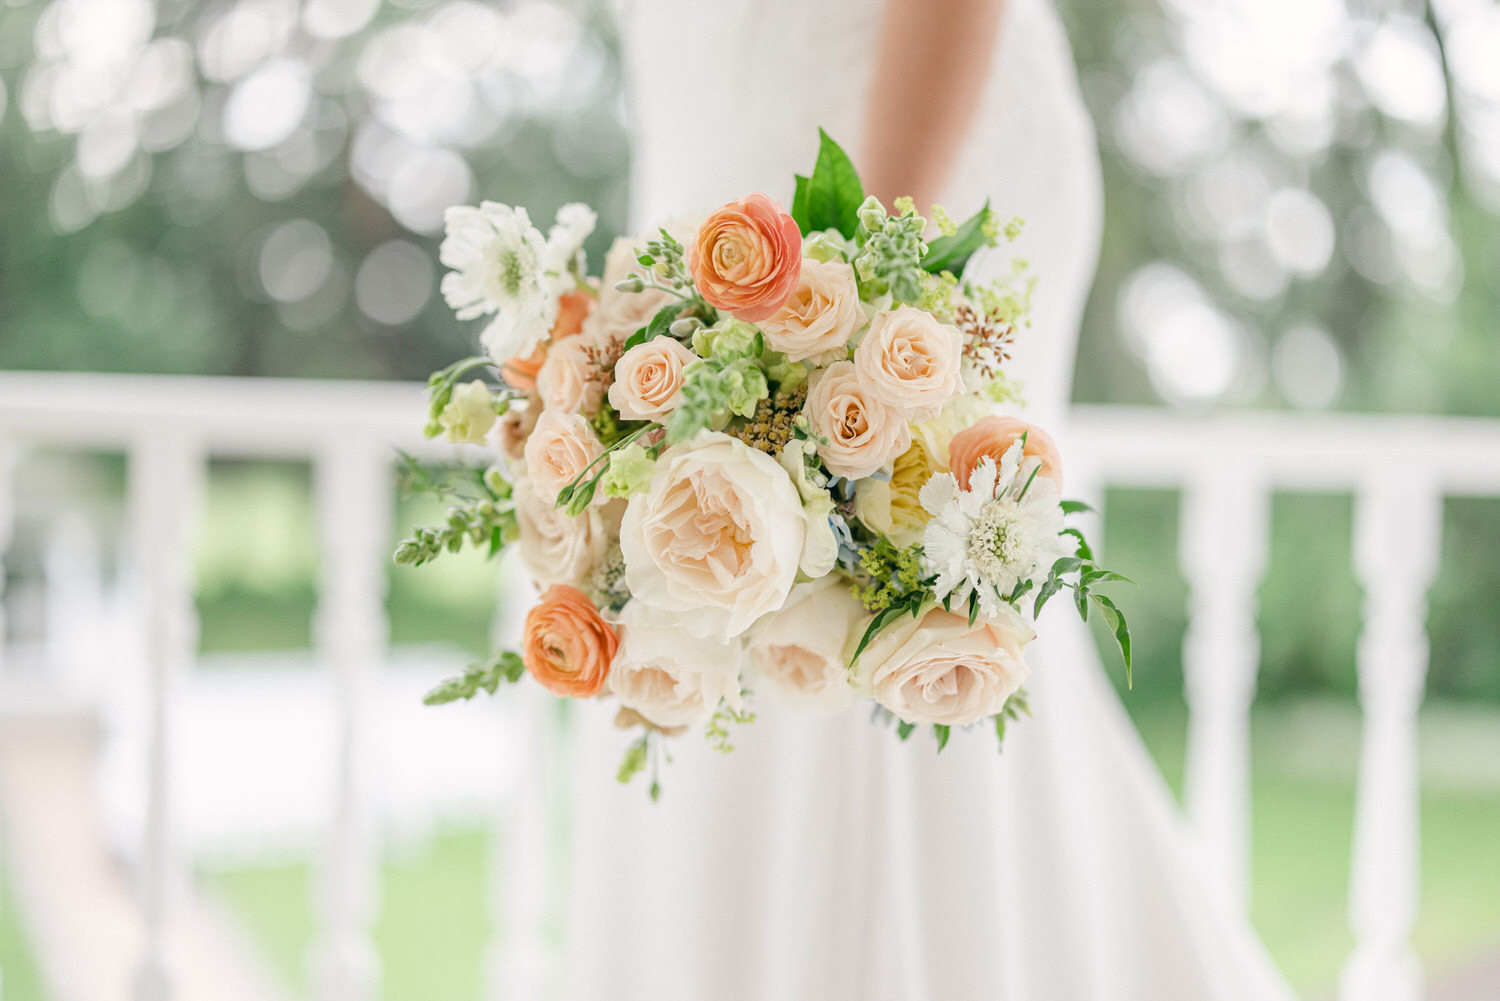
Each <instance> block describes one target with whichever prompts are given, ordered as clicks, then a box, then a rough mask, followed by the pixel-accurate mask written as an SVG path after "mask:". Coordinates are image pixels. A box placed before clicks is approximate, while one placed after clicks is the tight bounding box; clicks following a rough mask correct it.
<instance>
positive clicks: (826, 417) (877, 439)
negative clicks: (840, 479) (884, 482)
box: [803, 361, 911, 480]
mask: <svg viewBox="0 0 1500 1001" xmlns="http://www.w3.org/2000/svg"><path fill="white" fill-rule="evenodd" d="M803 413H805V414H806V415H807V419H808V421H809V422H810V423H811V424H812V428H813V431H815V432H816V433H817V435H818V438H819V439H820V441H819V442H818V454H819V455H820V456H822V457H823V464H824V465H826V466H827V467H828V471H829V472H831V473H833V475H835V476H845V477H848V478H849V479H851V480H852V479H858V478H860V477H862V476H869V475H870V474H871V473H873V472H875V471H876V470H878V469H879V468H880V467H881V466H883V465H885V464H886V463H887V462H889V461H891V459H893V458H895V457H896V456H898V455H900V454H901V453H902V452H904V451H906V449H907V448H908V447H909V446H910V445H911V431H910V429H909V428H908V427H907V426H906V418H905V417H904V416H903V415H902V413H901V411H900V410H899V409H897V408H895V407H892V406H890V405H888V404H887V403H885V402H884V401H883V400H881V399H880V398H879V397H878V396H877V395H876V394H875V393H874V391H873V390H871V389H870V387H869V386H867V385H866V384H865V383H864V381H863V380H862V379H861V378H860V377H859V375H858V373H856V371H855V369H854V365H853V364H852V363H850V362H847V361H841V362H835V363H834V364H832V365H830V366H828V367H827V368H825V369H820V370H818V371H817V372H814V373H813V374H812V377H811V378H810V379H809V380H808V390H807V404H806V406H805V407H804V409H803Z"/></svg>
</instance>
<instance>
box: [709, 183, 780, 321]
mask: <svg viewBox="0 0 1500 1001" xmlns="http://www.w3.org/2000/svg"><path fill="white" fill-rule="evenodd" d="M687 265H688V270H689V271H691V272H692V274H693V284H694V285H695V286H696V287H697V289H698V294H699V295H701V296H703V298H704V299H706V300H707V301H708V303H709V304H710V305H712V306H715V307H717V308H719V309H722V310H724V311H725V312H727V313H732V314H734V315H735V316H736V317H738V318H739V319H741V320H745V321H746V322H749V323H758V322H759V321H761V320H764V319H765V318H766V317H768V316H771V315H772V314H773V313H775V312H776V311H777V310H778V309H780V308H781V307H782V305H783V304H785V302H786V301H787V299H789V298H790V297H791V295H792V293H793V292H794V291H795V290H796V288H797V276H798V274H799V273H800V272H801V270H802V232H801V230H799V229H798V228H797V223H796V222H795V221H794V220H793V219H792V217H791V216H789V215H787V214H786V212H785V211H784V210H783V209H782V207H781V206H780V205H778V204H777V203H776V202H775V201H773V200H772V199H770V198H769V197H767V196H766V195H763V194H760V193H758V192H757V193H756V194H753V195H750V196H748V197H746V198H741V199H740V200H739V201H737V202H730V203H729V204H728V205H725V206H723V207H722V208H720V209H718V210H717V211H715V212H712V213H710V214H709V216H708V218H707V219H704V220H703V224H702V225H700V226H699V227H698V233H697V235H696V236H694V237H693V239H692V240H691V241H690V242H689V243H688V247H687Z"/></svg>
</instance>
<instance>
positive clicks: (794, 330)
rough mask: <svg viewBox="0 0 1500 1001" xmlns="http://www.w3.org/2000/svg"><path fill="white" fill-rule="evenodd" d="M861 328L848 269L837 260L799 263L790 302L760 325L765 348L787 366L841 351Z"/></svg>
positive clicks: (855, 288)
mask: <svg viewBox="0 0 1500 1001" xmlns="http://www.w3.org/2000/svg"><path fill="white" fill-rule="evenodd" d="M864 325H865V311H864V310H863V309H861V308H860V304H859V285H858V283H856V282H855V280H854V269H853V268H852V267H850V266H849V265H848V264H846V263H844V262H843V261H817V260H812V259H810V258H809V259H805V260H803V262H802V274H801V276H800V277H799V278H798V279H797V288H796V289H795V290H794V291H793V292H792V297H791V298H790V299H788V300H787V301H786V303H785V304H784V305H783V306H782V307H781V308H780V309H779V310H777V311H776V313H775V314H773V315H772V316H769V317H767V318H766V319H764V320H762V321H761V322H760V329H761V330H763V331H765V335H766V343H767V344H768V345H770V346H771V348H772V349H774V350H776V351H780V352H781V353H782V354H784V355H786V356H787V357H788V358H790V359H791V360H792V361H803V360H805V359H808V358H821V357H823V356H826V355H829V354H831V353H836V354H837V356H838V357H843V355H842V354H841V352H842V351H843V349H844V345H845V344H847V343H848V342H849V338H851V337H853V336H854V334H855V333H856V332H857V331H858V330H859V328H860V327H862V326H864Z"/></svg>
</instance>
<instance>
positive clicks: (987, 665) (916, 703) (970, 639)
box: [855, 605, 1036, 726]
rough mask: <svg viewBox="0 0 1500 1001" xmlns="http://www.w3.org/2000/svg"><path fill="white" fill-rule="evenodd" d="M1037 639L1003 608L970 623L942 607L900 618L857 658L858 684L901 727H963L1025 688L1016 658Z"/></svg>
mask: <svg viewBox="0 0 1500 1001" xmlns="http://www.w3.org/2000/svg"><path fill="white" fill-rule="evenodd" d="M1035 636H1036V633H1035V632H1033V631H1032V629H1031V627H1030V626H1028V625H1027V624H1026V622H1025V621H1024V620H1023V619H1022V618H1021V616H1020V615H1019V614H1017V613H1016V612H1015V611H1014V610H1013V609H1011V608H1010V606H1008V605H1005V606H1002V608H1001V614H1000V615H999V616H997V617H996V618H993V619H980V620H979V621H977V622H975V623H974V625H973V626H970V625H969V619H968V616H966V615H958V614H956V613H953V612H945V611H943V609H942V608H940V607H934V608H932V609H931V610H929V611H928V612H927V613H926V614H925V615H923V616H921V617H920V618H912V617H910V616H907V615H903V616H901V617H900V618H899V619H898V620H897V621H896V622H894V623H892V624H891V625H888V626H886V627H885V628H884V629H882V630H881V631H880V632H879V633H877V634H876V635H875V638H874V639H873V640H871V641H870V645H869V646H867V647H865V649H864V652H863V653H861V654H860V655H859V660H858V662H856V664H855V672H856V682H855V683H856V687H857V688H858V689H859V690H860V691H861V692H863V693H866V694H869V695H871V696H873V697H874V699H875V701H876V702H879V703H880V704H881V705H883V706H885V707H886V708H887V709H889V710H890V711H891V712H893V713H895V714H896V715H897V716H899V717H900V718H901V719H902V720H904V721H906V722H907V723H941V724H944V725H947V726H967V725H969V724H970V723H977V722H978V721H979V720H982V719H984V718H985V717H987V716H993V715H995V714H996V713H998V712H999V711H1000V710H1001V709H1003V708H1005V702H1006V700H1007V699H1009V698H1010V697H1011V696H1012V695H1014V694H1015V692H1016V690H1017V689H1019V688H1020V687H1021V685H1022V684H1024V683H1025V681H1026V678H1027V677H1028V676H1029V675H1030V674H1031V669H1030V668H1028V667H1027V666H1026V661H1025V660H1024V659H1023V657H1022V654H1023V652H1024V651H1025V649H1026V644H1028V643H1030V642H1031V640H1032V639H1033V638H1034V637H1035Z"/></svg>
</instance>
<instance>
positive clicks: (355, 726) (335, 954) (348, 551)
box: [313, 439, 393, 1001]
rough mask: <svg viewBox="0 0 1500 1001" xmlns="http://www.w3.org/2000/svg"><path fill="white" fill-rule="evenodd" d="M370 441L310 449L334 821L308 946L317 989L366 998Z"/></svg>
mask: <svg viewBox="0 0 1500 1001" xmlns="http://www.w3.org/2000/svg"><path fill="white" fill-rule="evenodd" d="M387 453H388V450H387V446H385V445H384V444H383V443H382V442H380V441H378V440H374V439H372V440H368V441H362V442H361V441H356V442H349V441H344V440H340V441H338V442H333V443H330V444H329V445H328V446H327V447H326V448H324V449H323V451H322V452H321V453H320V454H319V455H318V457H317V465H316V481H317V505H318V530H319V531H318V534H319V540H320V546H321V553H322V588H321V591H320V593H319V599H318V612H317V645H318V650H319V653H320V655H321V656H320V660H321V661H322V662H324V663H326V664H327V665H328V668H329V669H330V670H331V672H332V679H333V692H334V699H335V707H334V711H335V714H336V718H337V721H338V726H337V731H336V733H337V736H336V740H337V745H336V751H335V753H336V755H337V761H336V765H335V772H334V775H335V782H336V783H337V786H336V788H335V790H334V815H333V827H332V830H331V833H330V836H329V840H328V843H327V845H326V848H325V854H324V857H323V859H322V865H321V869H320V872H319V879H318V886H317V890H316V894H317V896H316V899H315V901H314V906H315V911H316V915H317V922H318V931H317V937H316V941H315V942H314V945H313V966H314V971H315V977H316V980H317V997H319V998H320V999H322V1001H366V999H370V998H374V997H375V996H376V995H377V993H378V991H377V987H378V982H379V976H380V971H379V961H378V957H377V955H376V952H375V947H374V943H373V940H372V938H371V930H372V928H373V926H374V922H375V915H376V912H377V910H378V907H379V903H378V892H379V880H380V846H379V839H378V831H377V829H376V818H375V805H374V802H373V792H374V789H373V776H372V775H371V773H370V766H371V765H372V764H373V763H374V758H373V753H374V747H373V742H372V741H371V739H370V732H369V725H370V713H371V709H372V699H373V695H374V691H373V688H374V685H375V683H376V682H378V680H379V668H380V666H381V664H382V663H383V660H384V657H385V653H386V642H387V622H386V615H385V580H386V566H387V565H388V561H389V558H390V542H391V529H392V520H393V511H392V478H391V471H390V457H389V455H388V454H387Z"/></svg>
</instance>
